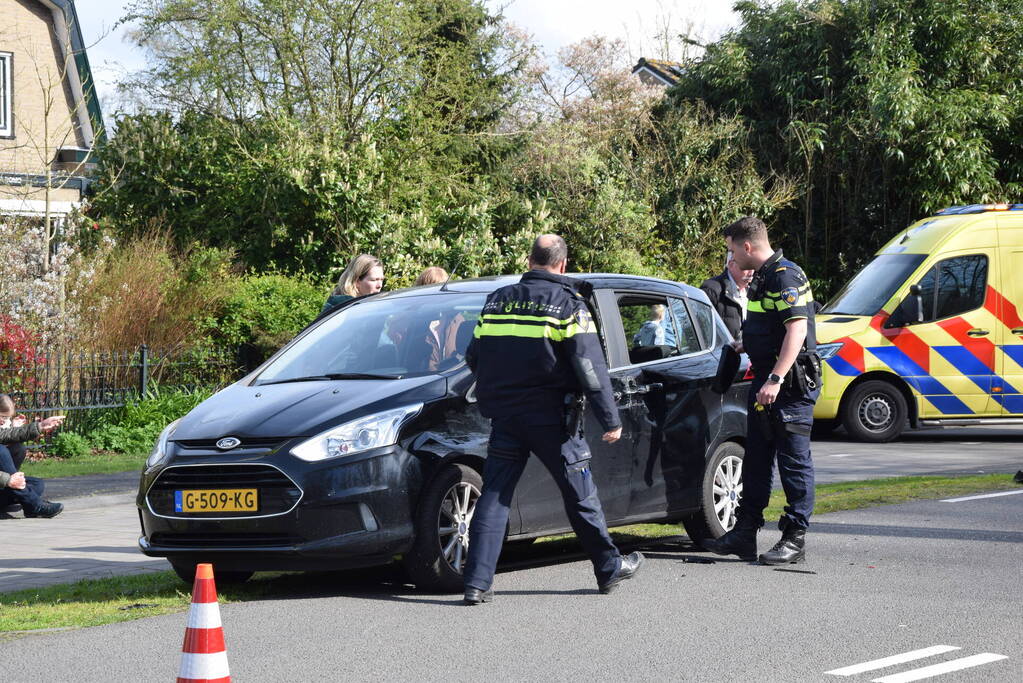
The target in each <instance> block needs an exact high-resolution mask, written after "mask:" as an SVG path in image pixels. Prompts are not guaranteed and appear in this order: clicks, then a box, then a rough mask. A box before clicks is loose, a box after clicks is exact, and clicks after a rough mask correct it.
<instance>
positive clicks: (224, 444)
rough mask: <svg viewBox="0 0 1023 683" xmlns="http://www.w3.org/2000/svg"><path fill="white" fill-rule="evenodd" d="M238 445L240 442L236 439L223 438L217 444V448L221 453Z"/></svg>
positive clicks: (230, 437)
mask: <svg viewBox="0 0 1023 683" xmlns="http://www.w3.org/2000/svg"><path fill="white" fill-rule="evenodd" d="M240 444H241V440H239V439H236V438H234V437H233V436H225V437H224V438H223V439H221V440H220V441H218V442H217V448H219V449H220V450H222V451H229V450H231V449H232V448H234V447H235V446H238V445H240Z"/></svg>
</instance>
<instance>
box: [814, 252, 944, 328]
mask: <svg viewBox="0 0 1023 683" xmlns="http://www.w3.org/2000/svg"><path fill="white" fill-rule="evenodd" d="M923 260H924V254H881V255H880V256H878V257H876V258H875V259H874V260H873V261H871V262H870V263H868V264H867V265H866V266H865V267H864V268H863V270H861V271H860V272H859V273H858V274H857V275H856V277H854V278H853V279H852V280H850V281H849V284H847V285H846V286H845V287H843V288H842V291H840V292H839V293H838V296H836V297H835V298H834V299H832V300H831V303H829V304H828V305H827V306H826V307H825V308H824V310H823V311H821V312H822V313H830V314H837V315H875V314H876V313H877V312H878V311H880V310H881V307H882V306H884V305H885V304H886V303H888V300H889V299H891V298H892V295H893V294H895V290H897V289H898V288H899V286H900V285H901V284H902V283H904V282H905V281H906V279H907V278H908V277H909V276H910V275H911V274H912V273H913V271H914V270H916V269H917V267H918V266H919V265H920V264H921V263H922V262H923Z"/></svg>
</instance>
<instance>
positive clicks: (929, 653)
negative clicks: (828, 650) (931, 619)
mask: <svg viewBox="0 0 1023 683" xmlns="http://www.w3.org/2000/svg"><path fill="white" fill-rule="evenodd" d="M959 649H960V648H958V647H956V646H954V645H934V646H933V647H925V648H923V649H922V650H913V651H912V652H903V653H902V654H901V655H892V656H891V657H885V658H884V659H875V660H873V661H870V662H863V663H862V664H853V665H852V666H845V667H842V668H841V669H835V670H833V671H825V672H824V673H826V674H831V675H832V676H855V675H856V674H861V673H863V672H864V671H874V670H876V669H884V668H885V667H889V666H895V665H896V664H905V663H906V662H912V661H915V660H917V659H924V658H925V657H933V656H934V655H940V654H943V653H945V652H952V651H953V650H959Z"/></svg>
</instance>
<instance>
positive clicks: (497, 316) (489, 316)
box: [483, 313, 573, 325]
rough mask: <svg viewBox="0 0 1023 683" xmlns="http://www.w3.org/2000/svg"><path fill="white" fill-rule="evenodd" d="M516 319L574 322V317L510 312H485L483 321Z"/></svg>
mask: <svg viewBox="0 0 1023 683" xmlns="http://www.w3.org/2000/svg"><path fill="white" fill-rule="evenodd" d="M505 320H507V321H515V320H522V321H525V322H538V323H541V322H542V323H550V324H552V325H568V324H569V323H571V322H572V320H573V318H565V319H564V320H559V319H557V318H552V317H550V316H547V315H512V314H510V313H484V314H483V322H501V321H505Z"/></svg>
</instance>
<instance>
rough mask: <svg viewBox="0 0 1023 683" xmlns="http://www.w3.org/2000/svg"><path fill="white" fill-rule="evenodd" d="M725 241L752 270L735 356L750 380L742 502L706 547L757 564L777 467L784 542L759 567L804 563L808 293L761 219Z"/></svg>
mask: <svg viewBox="0 0 1023 683" xmlns="http://www.w3.org/2000/svg"><path fill="white" fill-rule="evenodd" d="M724 235H725V242H726V244H727V245H728V249H729V250H730V251H731V252H732V254H733V258H734V259H735V261H736V263H737V265H738V266H739V267H740V268H750V269H753V270H755V271H756V273H755V274H754V275H753V280H752V282H750V285H749V292H748V296H749V303H748V308H747V315H746V320H745V322H743V326H742V341H741V342H735V344H736V350H738V351H740V352H741V351H743V350H745V352H746V353H747V354H748V355H749V358H750V362H751V363H752V364H753V374H754V379H753V386H752V387H751V388H750V394H749V401H748V404H747V436H746V457H745V459H744V460H743V464H742V501H741V503H740V504H739V510H738V512H737V518H736V522H735V527H734V528H733V529H732V530H731V531H729V532H728V533H726V534H725V535H724V536H722V537H721V538H719V539H716V540H709V541H705V542H704V544H703V545H704V547H705V548H707V549H708V550H710V551H711V552H714V553H717V554H719V555H738V556H739V557H741V558H743V559H747V560H753V559H755V558H756V556H757V540H756V539H757V531H758V530H759V529H760V527H761V526H763V525H764V508H766V507H767V502H768V499H769V498H770V495H771V480H772V477H773V475H774V472H773V470H774V462H775V460H777V461H778V473H779V475H780V476H781V484H782V488H783V489H784V490H785V500H786V502H787V503H788V504H787V505H786V506H785V513H784V514H783V515H782V517H781V520H779V522H778V528H779V529H781V531H782V537H781V540H780V541H778V543H776V544H775V546H774V547H773V548H771V549H770V550H769V551H767V552H766V553H764V554H763V555H760V561H761V562H762V563H764V564H771V565H776V564H788V563H795V562H801V561H802V560H803V558H804V553H805V550H804V542H805V534H806V528H807V526H808V525H809V520H810V515H811V513H812V512H813V503H814V489H813V461H812V460H811V459H810V429H811V427H812V425H813V406H814V403H815V402H816V401H817V396H818V395H819V394H820V360H819V359H818V357H817V354H816V350H817V341H816V335H815V332H814V312H815V307H814V304H813V294H812V293H811V291H810V284H809V282H808V281H807V278H806V275H805V274H804V273H803V271H802V270H801V269H800V268H799V266H797V265H796V264H795V263H793V262H792V261H789V260H788V259H786V258H785V257H784V256H783V255H782V252H781V250H780V249H779V250H778V251H773V250H772V249H771V244H770V242H768V239H767V226H766V225H764V223H763V221H761V220H760V219H758V218H754V217H752V216H747V217H745V218H741V219H739V220H738V221H736V222H735V223H732V224H731V225H729V226H728V227H726V228H725V229H724ZM743 347H745V348H743Z"/></svg>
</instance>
